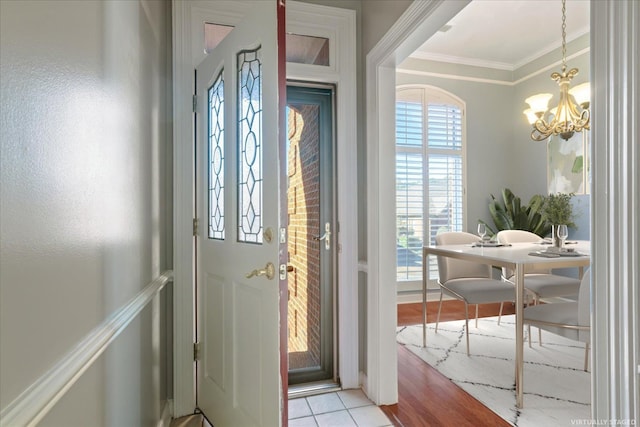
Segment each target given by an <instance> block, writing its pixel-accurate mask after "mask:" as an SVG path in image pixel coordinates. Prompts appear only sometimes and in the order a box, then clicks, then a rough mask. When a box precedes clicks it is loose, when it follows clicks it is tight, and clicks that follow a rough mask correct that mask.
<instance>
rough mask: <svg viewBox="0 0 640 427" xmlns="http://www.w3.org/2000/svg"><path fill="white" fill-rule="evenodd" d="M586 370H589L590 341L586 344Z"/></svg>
mask: <svg viewBox="0 0 640 427" xmlns="http://www.w3.org/2000/svg"><path fill="white" fill-rule="evenodd" d="M584 371H585V372H589V343H586V344H585V346H584Z"/></svg>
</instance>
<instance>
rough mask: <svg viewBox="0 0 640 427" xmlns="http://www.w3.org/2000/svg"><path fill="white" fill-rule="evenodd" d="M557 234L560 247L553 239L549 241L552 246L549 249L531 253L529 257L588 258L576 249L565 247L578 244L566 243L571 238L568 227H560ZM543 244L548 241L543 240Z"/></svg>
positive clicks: (561, 225)
mask: <svg viewBox="0 0 640 427" xmlns="http://www.w3.org/2000/svg"><path fill="white" fill-rule="evenodd" d="M554 232H555V231H554ZM556 233H557V234H556V239H558V240H559V241H560V242H559V244H558V246H556V245H554V244H553V241H552V239H549V243H548V244H549V245H551V246H549V247H547V248H546V249H543V250H537V251H532V252H529V255H532V256H539V257H544V258H559V257H580V256H586V254H583V253H581V252H579V251H577V250H575V249H574V248H567V247H565V245H569V244H577V242H566V241H565V240H566V239H567V237H569V230H568V227H567V226H566V225H565V224H560V225H558V229H557V232H556ZM543 242H546V239H545V240H543ZM542 244H545V243H542Z"/></svg>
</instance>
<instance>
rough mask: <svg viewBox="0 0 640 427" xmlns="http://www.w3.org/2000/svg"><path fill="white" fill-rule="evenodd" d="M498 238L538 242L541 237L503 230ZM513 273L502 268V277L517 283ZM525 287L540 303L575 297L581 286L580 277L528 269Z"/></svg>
mask: <svg viewBox="0 0 640 427" xmlns="http://www.w3.org/2000/svg"><path fill="white" fill-rule="evenodd" d="M496 240H497V241H498V242H499V243H504V244H513V243H537V242H539V241H540V240H541V238H540V236H538V235H537V234H534V233H531V232H529V231H525V230H502V231H499V232H498V234H497V236H496ZM513 274H514V272H513V271H512V270H511V269H508V268H503V269H502V277H503V278H504V279H505V280H507V281H509V282H511V283H515V281H514V277H513ZM524 288H525V290H526V291H528V292H529V293H530V294H531V295H532V296H533V300H534V303H535V304H538V303H539V302H540V299H541V298H553V297H574V298H575V297H576V296H577V295H578V289H579V288H580V279H576V278H573V277H567V276H561V275H559V274H553V273H552V272H551V270H549V269H535V270H534V269H526V270H525V275H524Z"/></svg>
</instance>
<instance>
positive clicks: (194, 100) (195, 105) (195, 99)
mask: <svg viewBox="0 0 640 427" xmlns="http://www.w3.org/2000/svg"><path fill="white" fill-rule="evenodd" d="M191 104H192V105H191V107H192V110H193V112H194V113H195V112H196V111H197V109H198V95H193V98H192V99H191Z"/></svg>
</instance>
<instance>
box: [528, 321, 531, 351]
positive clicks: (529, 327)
mask: <svg viewBox="0 0 640 427" xmlns="http://www.w3.org/2000/svg"><path fill="white" fill-rule="evenodd" d="M527 335H528V336H529V348H531V325H527Z"/></svg>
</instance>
